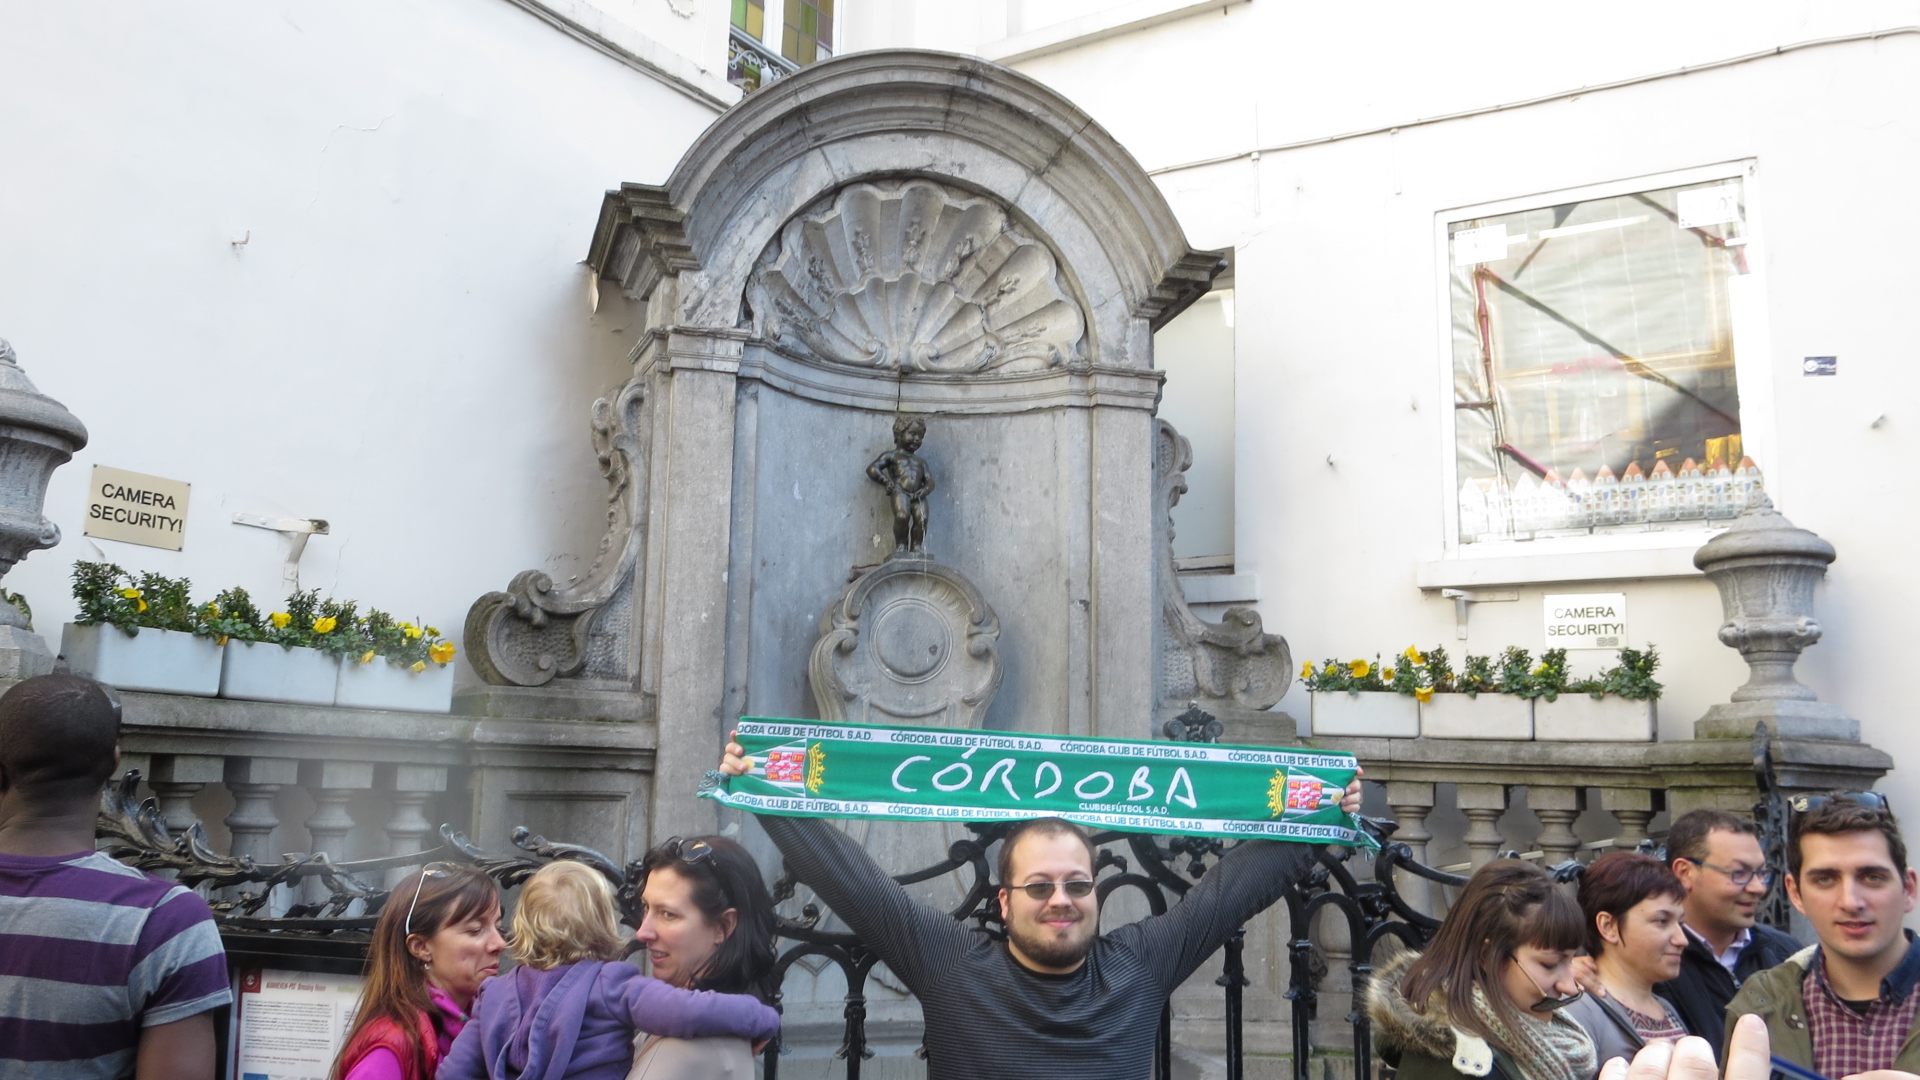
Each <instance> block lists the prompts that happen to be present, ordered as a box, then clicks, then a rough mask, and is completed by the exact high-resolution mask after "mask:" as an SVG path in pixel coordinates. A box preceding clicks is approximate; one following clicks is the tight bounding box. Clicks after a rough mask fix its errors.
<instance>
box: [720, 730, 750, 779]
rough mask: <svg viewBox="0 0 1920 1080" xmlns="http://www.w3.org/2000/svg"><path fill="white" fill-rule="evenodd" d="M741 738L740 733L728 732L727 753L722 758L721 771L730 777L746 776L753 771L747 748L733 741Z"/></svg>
mask: <svg viewBox="0 0 1920 1080" xmlns="http://www.w3.org/2000/svg"><path fill="white" fill-rule="evenodd" d="M739 737H740V733H739V732H738V731H729V732H727V752H726V753H725V754H724V755H723V756H722V757H721V758H720V771H721V772H723V773H726V774H727V775H728V776H745V775H747V773H748V772H750V771H752V769H753V759H752V758H750V757H748V756H747V748H746V747H744V746H741V745H740V744H739V743H737V742H734V741H733V740H735V739H737V738H739Z"/></svg>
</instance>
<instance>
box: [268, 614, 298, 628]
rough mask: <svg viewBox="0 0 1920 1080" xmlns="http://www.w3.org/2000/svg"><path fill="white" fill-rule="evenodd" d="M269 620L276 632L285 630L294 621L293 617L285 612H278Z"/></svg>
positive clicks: (270, 616)
mask: <svg viewBox="0 0 1920 1080" xmlns="http://www.w3.org/2000/svg"><path fill="white" fill-rule="evenodd" d="M267 618H268V621H270V622H272V623H273V627H274V629H276V630H282V629H285V628H286V625H287V624H288V623H290V622H292V621H293V616H291V615H289V614H287V613H286V612H284V611H276V612H274V613H273V614H272V615H269V616H267Z"/></svg>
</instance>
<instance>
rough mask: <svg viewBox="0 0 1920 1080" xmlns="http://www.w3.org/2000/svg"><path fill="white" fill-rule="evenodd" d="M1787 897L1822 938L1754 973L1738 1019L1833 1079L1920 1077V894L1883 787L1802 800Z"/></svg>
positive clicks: (1794, 823) (1736, 1008)
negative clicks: (1919, 941)
mask: <svg viewBox="0 0 1920 1080" xmlns="http://www.w3.org/2000/svg"><path fill="white" fill-rule="evenodd" d="M1791 807H1792V810H1793V817H1792V820H1791V822H1790V824H1789V827H1788V840H1787V871H1788V872H1787V899H1789V900H1791V901H1793V906H1794V907H1795V908H1797V909H1799V911H1800V913H1801V914H1802V915H1805V916H1806V917H1807V921H1808V922H1810V923H1812V924H1813V931H1814V933H1815V934H1816V935H1818V937H1819V938H1820V943H1819V944H1818V945H1815V946H1813V947H1811V948H1808V949H1805V950H1802V951H1800V952H1797V953H1795V954H1794V955H1793V956H1792V957H1790V958H1789V959H1788V960H1787V961H1786V962H1785V963H1783V964H1781V965H1780V966H1778V967H1776V968H1773V969H1772V970H1770V971H1766V972H1762V973H1761V974H1759V975H1756V976H1754V977H1753V978H1751V979H1749V980H1747V982H1746V983H1745V985H1743V986H1742V987H1741V988H1740V993H1739V994H1738V995H1736V996H1735V997H1734V999H1733V1004H1732V1005H1731V1006H1729V1007H1728V1009H1727V1016H1728V1018H1729V1019H1730V1020H1732V1019H1738V1018H1739V1017H1741V1016H1744V1015H1745V1014H1747V1013H1750V1012H1751V1013H1758V1014H1759V1015H1760V1017H1761V1019H1763V1020H1765V1021H1766V1024H1767V1030H1768V1032H1769V1034H1770V1036H1771V1037H1772V1040H1773V1052H1774V1053H1775V1054H1777V1055H1778V1056H1780V1057H1781V1058H1784V1059H1785V1060H1787V1061H1790V1062H1793V1063H1794V1064H1795V1065H1798V1066H1800V1067H1801V1068H1803V1069H1811V1070H1814V1071H1815V1072H1817V1073H1819V1074H1821V1075H1823V1076H1828V1077H1833V1078H1834V1080H1842V1078H1845V1077H1862V1078H1865V1077H1873V1078H1874V1080H1913V1078H1914V1075H1915V1074H1917V1073H1920V1024H1916V1022H1915V1021H1916V1015H1920V993H1917V992H1916V984H1920V949H1915V948H1913V947H1912V945H1913V940H1914V937H1913V931H1911V930H1908V929H1906V928H1905V926H1904V925H1903V922H1904V920H1905V917H1906V914H1907V912H1909V911H1912V910H1913V906H1914V902H1915V900H1916V898H1920V879H1917V878H1916V877H1915V875H1914V872H1913V871H1912V870H1911V869H1909V868H1908V867H1907V845H1906V843H1905V842H1904V841H1902V840H1901V838H1900V824H1899V822H1897V821H1896V820H1894V816H1893V813H1892V811H1890V810H1889V809H1888V808H1887V802H1886V797H1885V796H1883V795H1881V794H1880V793H1879V792H1877V791H1865V792H1852V793H1839V792H1835V793H1830V794H1827V795H1800V796H1796V797H1795V798H1794V799H1793V801H1792V803H1791Z"/></svg>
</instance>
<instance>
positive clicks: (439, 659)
mask: <svg viewBox="0 0 1920 1080" xmlns="http://www.w3.org/2000/svg"><path fill="white" fill-rule="evenodd" d="M427 655H428V656H430V657H432V658H433V662H434V663H436V664H444V663H446V662H447V661H449V660H451V659H453V642H451V641H442V642H439V643H437V644H434V645H429V646H427Z"/></svg>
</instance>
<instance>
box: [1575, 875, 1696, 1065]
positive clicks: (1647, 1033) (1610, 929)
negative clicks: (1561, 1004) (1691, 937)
mask: <svg viewBox="0 0 1920 1080" xmlns="http://www.w3.org/2000/svg"><path fill="white" fill-rule="evenodd" d="M1686 895H1687V893H1686V889H1685V887H1684V886H1682V885H1681V884H1680V879H1679V878H1677V877H1675V876H1674V874H1673V871H1672V870H1671V869H1669V868H1668V866H1667V864H1666V863H1663V862H1661V861H1660V860H1659V859H1655V858H1653V857H1651V856H1648V855H1640V854H1636V853H1634V852H1630V851H1616V852H1614V853H1612V854H1610V855H1602V856H1601V857H1600V858H1598V859H1595V860H1594V861H1593V864H1592V865H1591V866H1588V867H1587V869H1586V872H1585V873H1584V874H1582V875H1581V878H1580V908H1581V910H1582V911H1584V912H1585V913H1586V934H1587V951H1588V952H1589V953H1591V954H1592V955H1593V958H1594V962H1595V964H1596V966H1597V967H1598V968H1599V975H1600V985H1602V986H1604V987H1606V988H1607V996H1606V997H1605V998H1595V997H1587V998H1583V999H1581V1000H1580V1001H1578V1002H1576V1003H1575V1004H1574V1005H1573V1006H1572V1007H1570V1008H1569V1009H1568V1010H1567V1014H1568V1015H1570V1016H1572V1017H1573V1018H1574V1019H1575V1020H1578V1021H1579V1022H1580V1026H1581V1027H1584V1028H1586V1029H1587V1034H1588V1035H1590V1036H1592V1037H1593V1043H1594V1047H1595V1048H1596V1050H1597V1051H1598V1054H1599V1059H1600V1061H1601V1062H1603V1063H1604V1062H1606V1061H1608V1060H1611V1059H1613V1058H1616V1057H1626V1058H1630V1057H1632V1056H1633V1055H1635V1054H1636V1053H1639V1051H1640V1048H1641V1047H1643V1046H1645V1045H1647V1044H1648V1043H1650V1042H1654V1041H1657V1040H1661V1039H1679V1038H1682V1037H1684V1036H1685V1035H1686V1034H1687V1026H1686V1024H1684V1023H1682V1022H1681V1020H1680V1014H1679V1012H1678V1011H1676V1010H1675V1009H1674V1007H1673V1003H1672V1002H1669V1001H1668V1000H1667V999H1665V998H1663V997H1661V996H1660V995H1658V994H1655V993H1654V992H1653V987H1654V984H1655V983H1662V982H1666V981H1667V980H1668V979H1671V978H1673V977H1674V976H1676V975H1678V974H1680V955H1681V954H1682V953H1683V952H1685V951H1686V948H1687V934H1686V931H1685V930H1682V929H1681V928H1680V916H1681V914H1682V912H1683V911H1684V910H1685V909H1684V906H1683V905H1684V903H1685V900H1686Z"/></svg>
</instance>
